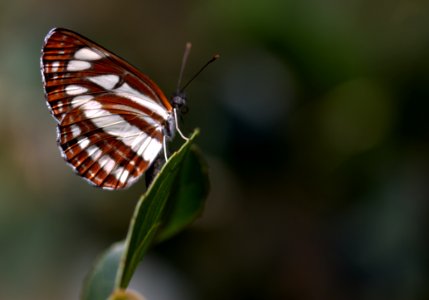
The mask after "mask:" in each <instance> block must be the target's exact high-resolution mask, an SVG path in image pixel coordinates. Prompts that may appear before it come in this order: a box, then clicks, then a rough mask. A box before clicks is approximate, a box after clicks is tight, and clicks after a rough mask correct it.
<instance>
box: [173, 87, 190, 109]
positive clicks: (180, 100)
mask: <svg viewBox="0 0 429 300" xmlns="http://www.w3.org/2000/svg"><path fill="white" fill-rule="evenodd" d="M171 104H172V105H173V107H174V108H175V109H176V110H177V111H179V112H180V113H181V114H186V113H187V112H188V110H189V109H188V105H187V104H186V94H185V93H184V92H177V93H175V94H174V95H173V98H172V99H171Z"/></svg>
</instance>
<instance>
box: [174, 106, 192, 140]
mask: <svg viewBox="0 0 429 300" xmlns="http://www.w3.org/2000/svg"><path fill="white" fill-rule="evenodd" d="M173 111H174V124H175V126H176V131H177V132H178V133H179V134H180V136H181V137H182V139H184V140H185V141H187V140H189V138H187V137H186V136H185V135H184V134H183V133H182V132H181V131H180V129H179V120H178V119H177V111H176V109H175V108H174V109H173Z"/></svg>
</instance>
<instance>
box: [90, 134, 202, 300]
mask: <svg viewBox="0 0 429 300" xmlns="http://www.w3.org/2000/svg"><path fill="white" fill-rule="evenodd" d="M198 133H199V131H198V130H195V132H194V133H193V135H192V136H191V138H190V139H189V140H188V141H186V142H185V143H184V144H183V145H182V147H181V148H180V149H179V150H178V151H177V152H175V153H174V154H173V155H172V156H171V157H170V158H169V159H168V161H167V163H166V164H165V165H164V166H163V168H162V169H161V171H160V172H159V173H158V175H157V176H156V177H155V179H154V180H153V182H152V184H151V185H150V187H149V189H148V190H147V191H146V193H145V194H144V195H143V196H142V197H141V198H140V200H139V201H138V203H137V205H136V208H135V210H134V214H133V217H132V219H131V222H130V226H129V229H128V233H127V238H126V240H125V242H122V243H117V244H115V245H114V246H112V247H111V248H110V249H109V250H108V251H106V253H104V254H103V255H102V256H101V258H100V259H99V261H98V263H97V264H96V266H95V267H94V269H93V271H92V272H91V274H90V276H88V280H87V281H86V282H85V287H84V291H83V293H82V295H83V297H82V299H83V300H105V299H107V297H108V296H109V295H111V294H112V292H113V291H119V290H121V289H122V290H125V289H126V287H127V286H128V284H129V282H130V280H131V278H132V276H133V274H134V271H135V269H136V268H137V266H138V264H139V263H140V261H141V260H142V258H143V256H144V254H145V253H146V251H147V249H148V248H149V247H150V246H151V245H152V244H153V243H154V241H155V238H158V240H164V239H166V238H168V237H170V236H172V235H173V234H175V233H177V232H178V231H179V230H181V229H183V228H184V227H185V226H186V225H188V224H189V223H191V222H192V221H193V220H194V219H195V218H196V217H197V216H198V215H199V214H200V213H201V210H202V208H203V204H204V199H205V198H206V196H207V193H208V185H209V184H208V175H207V166H206V164H205V162H204V160H203V158H202V156H201V155H200V154H199V151H198V150H197V148H196V147H195V146H192V143H193V141H194V139H195V137H196V136H197V135H198ZM191 146H192V147H191Z"/></svg>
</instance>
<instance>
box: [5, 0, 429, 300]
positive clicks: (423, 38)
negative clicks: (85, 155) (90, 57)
mask: <svg viewBox="0 0 429 300" xmlns="http://www.w3.org/2000/svg"><path fill="white" fill-rule="evenodd" d="M52 27H66V28H69V29H72V30H75V31H77V32H80V33H81V34H83V35H85V36H87V37H89V38H91V39H93V40H95V41H96V42H98V43H100V44H102V45H104V46H105V47H106V48H108V49H110V50H112V51H113V52H115V53H117V54H118V55H120V56H122V57H125V58H126V59H127V60H128V61H130V62H131V63H133V64H134V65H135V66H137V67H138V68H139V69H141V70H142V71H144V72H145V73H147V74H148V75H149V76H150V77H151V78H152V79H154V80H155V81H156V82H157V83H158V84H159V85H160V86H161V88H162V89H163V90H164V91H165V92H166V94H167V95H169V94H170V92H173V91H174V90H175V85H176V82H177V77H178V72H179V67H180V66H179V65H180V61H181V57H182V53H183V49H184V45H185V42H187V41H191V42H192V43H193V50H192V53H191V56H190V61H189V64H188V66H187V70H186V72H185V73H186V74H185V79H186V78H189V76H191V74H192V73H193V72H194V71H195V70H197V69H198V68H199V67H200V66H201V65H202V64H203V63H204V62H205V61H206V60H207V59H209V58H210V57H211V55H212V54H214V53H220V54H221V59H220V60H219V61H218V62H216V63H215V64H213V65H212V66H210V68H209V69H208V70H207V71H205V72H204V74H203V75H201V76H200V77H199V78H198V79H197V80H196V81H195V82H194V83H193V84H192V85H191V86H190V87H189V89H188V98H189V107H190V112H189V113H188V115H186V116H185V117H184V122H185V123H184V125H183V126H182V128H183V129H184V131H185V132H188V133H189V132H191V130H192V129H193V128H194V127H200V128H201V132H202V133H201V135H200V137H199V139H198V143H199V145H200V146H201V148H202V149H203V151H204V153H205V155H206V157H207V160H208V163H209V165H210V176H211V184H212V189H211V194H210V197H209V199H208V202H207V207H206V210H205V212H204V215H203V217H202V218H201V219H200V220H199V221H197V222H196V223H195V224H194V225H193V226H192V227H191V228H190V229H188V230H186V231H185V232H183V233H181V234H179V235H178V236H176V237H174V238H173V239H171V240H169V241H167V242H164V243H162V244H160V245H157V246H156V247H155V248H153V250H152V251H151V252H150V253H149V255H148V256H147V257H146V258H145V260H144V262H143V263H142V265H141V268H140V269H139V271H138V273H137V275H136V277H135V278H134V280H133V283H132V286H133V287H134V288H135V289H137V290H139V291H140V292H142V293H143V294H144V295H145V296H146V297H147V298H148V300H173V299H174V300H184V299H186V300H196V299H205V300H212V299H213V300H214V299H223V300H227V299H234V300H238V299H246V300H247V299H249V300H253V299H269V300H271V299H273V300H274V299H303V300H307V299H371V300H372V299H404V300H409V299H428V298H429V288H428V286H429V265H428V258H429V255H428V250H429V249H428V225H429V224H428V217H429V204H428V200H429V188H428V187H429V185H428V183H429V118H428V115H429V3H428V2H427V1H423V0H395V1H381V0H376V1H369V0H351V1H340V0H325V1H317V0H306V1H291V0H267V1H256V0H229V1H226V0H208V1H174V0H169V1H166V0H162V1H137V0H135V1H125V0H124V1H112V0H104V1H87V0H75V1H50V0H39V1H31V0H17V1H12V0H3V1H1V2H0V104H1V105H0V137H1V142H0V299H13V300H15V299H18V300H21V299H65V300H68V299H77V298H78V295H79V292H80V287H81V283H82V280H83V278H84V276H85V274H86V273H87V272H88V270H89V269H90V266H91V264H92V263H93V262H94V260H95V258H96V256H97V255H98V254H99V253H100V252H101V251H102V250H104V249H105V248H106V247H108V246H109V245H110V244H111V243H113V242H114V241H117V240H120V239H122V238H124V237H125V234H126V230H127V227H128V220H129V218H130V216H131V213H132V210H133V207H134V205H135V203H136V200H137V199H138V197H139V195H140V194H141V192H142V191H143V181H139V182H138V183H137V184H136V185H135V186H133V187H132V188H130V189H129V190H127V191H123V192H105V191H102V190H99V189H96V188H93V187H91V186H89V185H88V184H87V183H86V182H84V181H83V180H82V179H80V178H79V177H78V176H75V175H74V174H73V172H72V170H71V169H70V168H69V167H68V166H67V165H66V164H65V163H64V162H63V160H62V158H61V157H60V154H59V151H58V149H57V146H56V143H55V138H56V133H55V122H54V120H53V119H52V117H51V116H50V115H49V113H48V110H47V108H46V105H45V100H44V97H43V92H42V85H41V77H40V72H39V57H40V48H41V46H42V42H43V38H44V36H45V34H46V33H47V32H48V31H49V30H50V29H51V28H52Z"/></svg>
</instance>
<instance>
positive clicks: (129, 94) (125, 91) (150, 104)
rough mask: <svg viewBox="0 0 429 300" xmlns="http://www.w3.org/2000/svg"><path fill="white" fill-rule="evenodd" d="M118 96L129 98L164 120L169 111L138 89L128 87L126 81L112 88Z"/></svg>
mask: <svg viewBox="0 0 429 300" xmlns="http://www.w3.org/2000/svg"><path fill="white" fill-rule="evenodd" d="M113 91H115V93H116V94H117V95H118V96H121V97H124V98H127V99H130V100H132V101H134V102H136V103H138V104H140V105H142V106H144V107H146V108H148V109H150V110H152V111H154V112H156V113H157V114H158V115H160V116H161V117H162V118H163V119H164V120H167V118H168V115H169V112H168V111H167V110H166V109H165V108H163V107H162V106H161V105H159V104H157V103H156V102H154V101H153V100H152V99H151V98H149V97H147V96H145V95H143V94H142V93H140V92H139V91H137V90H135V89H133V88H132V87H130V86H129V85H128V84H127V83H124V84H123V85H121V86H120V87H118V88H117V89H114V90H113Z"/></svg>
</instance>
